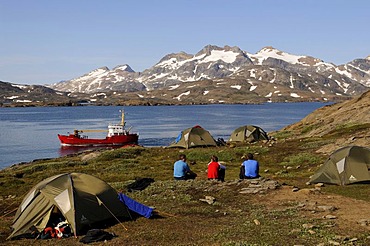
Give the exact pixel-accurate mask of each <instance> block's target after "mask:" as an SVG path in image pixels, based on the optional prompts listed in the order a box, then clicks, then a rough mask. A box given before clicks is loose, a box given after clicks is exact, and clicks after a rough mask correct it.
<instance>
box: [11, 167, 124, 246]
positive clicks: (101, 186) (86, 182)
mask: <svg viewBox="0 0 370 246" xmlns="http://www.w3.org/2000/svg"><path fill="white" fill-rule="evenodd" d="M56 213H57V214H58V215H60V216H62V217H63V219H65V220H66V221H67V222H68V224H69V225H70V227H71V229H72V231H73V234H74V235H75V236H76V235H80V233H81V231H82V230H83V229H84V228H86V227H89V226H90V225H93V224H94V223H98V222H102V221H105V220H109V219H118V218H120V219H123V220H124V219H128V218H130V213H129V211H128V209H127V207H126V205H125V204H124V203H122V202H121V201H120V200H119V199H118V194H117V192H116V191H115V190H114V189H113V188H112V187H111V186H109V185H108V184H107V183H106V182H104V181H103V180H101V179H99V178H97V177H94V176H92V175H88V174H83V173H65V174H59V175H56V176H53V177H50V178H47V179H45V180H43V181H41V182H40V183H38V184H37V185H36V186H34V187H33V188H32V189H31V190H30V191H29V192H28V194H27V195H26V196H25V198H24V199H23V201H22V203H21V204H20V206H19V208H18V210H17V212H16V214H15V217H14V220H13V224H12V226H11V227H12V229H13V231H12V233H11V235H10V236H9V237H8V239H12V238H15V237H17V236H22V235H26V234H30V233H32V232H35V231H36V232H38V233H40V232H42V231H43V230H44V229H45V228H46V227H47V225H48V223H49V222H50V219H51V218H52V217H53V216H54V217H55V214H56Z"/></svg>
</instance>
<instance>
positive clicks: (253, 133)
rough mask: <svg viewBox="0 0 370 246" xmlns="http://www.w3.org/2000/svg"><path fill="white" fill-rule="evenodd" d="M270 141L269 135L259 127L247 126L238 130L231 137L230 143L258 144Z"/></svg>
mask: <svg viewBox="0 0 370 246" xmlns="http://www.w3.org/2000/svg"><path fill="white" fill-rule="evenodd" d="M259 140H269V137H268V135H267V133H266V132H265V131H264V130H263V129H262V128H260V127H258V126H253V125H245V126H241V127H238V128H236V129H235V130H234V131H233V132H232V133H231V135H230V138H229V142H250V143H251V142H256V141H259Z"/></svg>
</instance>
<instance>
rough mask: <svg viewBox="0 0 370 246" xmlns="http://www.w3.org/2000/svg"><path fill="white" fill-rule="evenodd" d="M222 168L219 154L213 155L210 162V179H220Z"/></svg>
mask: <svg viewBox="0 0 370 246" xmlns="http://www.w3.org/2000/svg"><path fill="white" fill-rule="evenodd" d="M219 169H220V164H219V163H218V158H217V156H214V155H213V156H212V157H211V162H210V163H208V175H207V176H208V179H209V180H211V179H216V180H217V179H218V170H219Z"/></svg>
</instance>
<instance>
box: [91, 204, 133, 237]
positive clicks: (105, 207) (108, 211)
mask: <svg viewBox="0 0 370 246" xmlns="http://www.w3.org/2000/svg"><path fill="white" fill-rule="evenodd" d="M96 198H97V199H98V200H99V202H100V203H101V204H103V206H104V207H105V208H106V209H107V210H108V212H109V213H110V214H111V215H112V216H113V217H114V218H115V219H116V220H117V221H118V223H119V224H120V225H121V226H122V227H123V228H124V229H125V230H126V231H127V230H128V229H127V228H126V227H125V226H124V225H123V224H122V223H121V221H120V220H119V219H118V218H117V217H116V216H115V215H114V214H113V213H112V211H110V209H109V208H108V207H107V206H105V204H104V203H103V202H102V201H101V200H100V199H99V197H96ZM130 216H131V215H130Z"/></svg>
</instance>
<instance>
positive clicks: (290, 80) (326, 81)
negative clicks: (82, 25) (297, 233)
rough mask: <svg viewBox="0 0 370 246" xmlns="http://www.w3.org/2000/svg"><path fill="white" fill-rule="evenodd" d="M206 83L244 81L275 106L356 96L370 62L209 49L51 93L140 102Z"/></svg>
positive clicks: (103, 74) (94, 76)
mask: <svg viewBox="0 0 370 246" xmlns="http://www.w3.org/2000/svg"><path fill="white" fill-rule="evenodd" d="M203 80H211V81H213V82H215V83H220V82H219V81H220V80H222V81H223V82H222V83H221V84H219V86H221V85H223V86H226V87H228V88H229V87H230V86H234V87H235V88H239V86H241V85H237V84H235V83H236V82H235V81H239V83H240V84H243V87H245V88H246V89H247V90H248V91H250V92H251V91H253V92H254V93H257V94H258V96H260V97H267V98H269V99H271V100H272V99H273V98H278V97H281V96H284V95H290V97H301V96H300V94H302V95H303V94H305V95H306V96H307V97H312V98H313V97H330V96H332V97H333V96H352V95H358V94H360V93H362V92H364V91H366V90H368V89H369V87H370V56H368V57H367V58H365V59H356V60H353V61H351V62H349V63H347V64H344V65H339V66H337V65H335V64H332V63H326V62H324V61H322V60H320V59H318V58H314V57H310V56H299V55H293V54H289V53H287V52H283V51H280V50H278V49H275V48H273V47H265V48H263V49H261V50H260V51H258V52H257V53H256V54H251V53H248V52H246V51H242V50H241V49H240V48H238V47H230V46H225V47H223V48H221V47H217V46H212V45H208V46H206V47H204V48H203V49H202V50H200V51H199V52H198V53H197V54H195V55H192V54H187V53H184V52H180V53H174V54H168V55H166V56H165V57H163V58H162V59H161V60H160V61H159V62H158V63H157V64H155V65H154V66H152V67H151V68H148V69H146V70H144V71H143V72H135V71H133V70H132V69H131V68H130V66H129V65H122V66H117V67H115V68H113V69H112V70H109V69H108V68H107V67H102V68H98V69H96V70H94V71H91V72H90V73H87V74H85V75H83V76H81V77H78V78H75V79H72V80H69V81H63V82H59V83H56V84H53V85H50V87H51V88H53V89H56V90H60V91H68V92H82V93H102V92H105V93H114V94H116V93H121V92H137V93H139V92H140V93H141V94H140V95H141V97H146V96H145V95H144V94H146V93H149V92H152V93H154V91H156V90H177V88H182V87H183V86H181V85H182V84H183V83H186V82H193V83H194V82H196V81H203ZM217 81H218V82H217ZM235 88H234V89H235ZM240 88H241V87H240ZM180 93H185V92H181V91H178V94H179V95H180ZM202 93H204V91H203V92H202ZM162 94H164V93H162Z"/></svg>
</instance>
